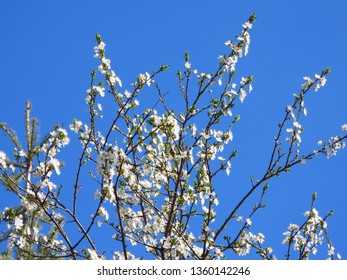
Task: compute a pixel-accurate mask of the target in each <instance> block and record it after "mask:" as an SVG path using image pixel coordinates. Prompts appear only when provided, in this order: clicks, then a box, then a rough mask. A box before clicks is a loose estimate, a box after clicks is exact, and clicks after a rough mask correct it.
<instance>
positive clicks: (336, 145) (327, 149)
mask: <svg viewBox="0 0 347 280" xmlns="http://www.w3.org/2000/svg"><path fill="white" fill-rule="evenodd" d="M343 128H344V127H343ZM318 145H319V146H322V145H323V153H324V154H325V156H326V157H327V159H329V158H330V157H331V156H336V154H337V151H338V150H340V149H343V148H345V147H346V143H345V142H344V141H341V136H332V137H330V139H329V141H328V142H324V143H323V141H322V140H319V141H318Z"/></svg>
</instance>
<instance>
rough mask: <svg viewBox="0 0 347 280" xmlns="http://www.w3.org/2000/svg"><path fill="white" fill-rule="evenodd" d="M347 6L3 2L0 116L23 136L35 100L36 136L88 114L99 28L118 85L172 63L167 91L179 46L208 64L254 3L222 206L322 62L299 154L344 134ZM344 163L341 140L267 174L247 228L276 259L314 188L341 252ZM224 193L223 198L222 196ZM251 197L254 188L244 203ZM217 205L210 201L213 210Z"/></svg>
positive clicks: (241, 185) (266, 152)
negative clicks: (324, 76) (245, 79)
mask: <svg viewBox="0 0 347 280" xmlns="http://www.w3.org/2000/svg"><path fill="white" fill-rule="evenodd" d="M346 11H347V2H346V1H343V0H336V1H323V0H315V1H314V0H309V1H302V0H292V1H264V0H259V1H250V0H244V1H236V0H229V1H227V0H221V1H206V0H200V1H184V0H176V1H159V0H156V1H106V0H100V1H90V0H83V1H82V0H79V1H77V0H76V1H66V0H62V1H23V0H21V1H2V2H1V3H0V26H1V28H0V37H1V44H0V54H1V55H0V65H1V68H0V81H1V93H0V97H1V103H0V104H1V110H0V121H1V122H3V121H4V122H7V123H8V124H9V125H10V126H11V127H13V128H15V129H16V130H18V131H19V135H20V136H23V134H22V133H21V132H23V124H24V109H25V102H26V100H31V101H32V103H33V109H34V115H35V116H37V117H38V119H39V120H40V121H41V128H42V129H41V130H42V134H44V133H45V132H46V131H48V130H49V129H50V128H51V127H52V126H53V125H54V124H55V123H64V125H65V127H68V124H70V123H71V121H72V119H73V118H78V119H81V118H86V113H85V112H84V110H85V109H86V105H85V101H84V98H85V96H86V93H85V91H86V89H87V88H88V87H89V83H90V75H89V73H90V72H91V70H93V69H95V67H96V65H97V61H96V60H95V59H94V58H93V47H94V46H95V44H96V43H95V34H96V33H100V34H101V35H102V38H103V40H104V41H105V42H106V44H107V47H106V48H107V49H106V50H107V56H108V58H110V59H111V60H112V66H113V68H114V69H115V70H116V72H117V74H118V75H119V76H120V78H121V79H122V80H123V88H124V89H125V88H126V87H128V86H129V84H130V82H131V81H133V80H134V79H135V77H136V76H137V74H138V73H143V72H145V71H148V72H151V71H152V70H156V69H158V67H159V66H160V65H161V64H169V65H170V66H171V69H170V70H169V71H168V72H166V73H164V74H163V75H162V76H161V77H162V78H157V79H156V80H157V81H158V82H162V84H161V87H162V89H163V90H169V91H170V92H174V91H175V90H177V83H175V81H176V77H175V73H176V71H177V70H178V69H180V68H181V69H182V68H183V54H184V51H188V52H189V53H190V57H191V62H192V64H193V66H194V67H196V68H197V69H198V70H199V71H202V72H209V71H213V70H214V69H215V66H216V63H217V56H218V55H220V54H222V53H224V52H227V48H226V47H225V46H224V42H225V41H227V40H229V39H233V38H234V36H235V35H237V34H240V31H241V29H242V26H241V25H242V23H244V22H245V21H246V20H247V19H248V17H249V16H250V15H251V14H252V13H254V12H255V13H256V14H257V18H258V19H257V21H256V22H255V24H254V28H253V29H252V30H251V32H250V33H251V46H250V52H249V55H248V56H247V57H246V58H243V59H242V60H241V61H240V63H239V64H238V67H239V68H238V69H239V72H240V75H243V76H248V75H253V76H254V78H255V82H254V91H253V92H252V93H251V94H250V95H249V96H248V97H247V98H246V100H245V102H244V103H243V104H242V105H241V106H238V108H237V113H239V114H241V122H240V123H239V124H238V125H237V127H235V130H234V142H233V143H232V145H234V146H233V147H235V148H236V149H238V150H239V154H238V157H237V158H236V159H235V161H234V162H233V168H232V171H231V175H230V177H228V179H227V180H226V179H225V178H223V181H221V182H220V184H221V186H220V189H221V192H222V193H223V194H224V195H223V198H224V197H225V199H222V201H221V202H222V203H225V204H224V205H225V207H226V208H227V206H226V205H228V204H232V203H233V202H236V201H237V197H235V196H233V194H232V191H233V190H234V189H241V190H242V189H243V190H244V191H246V190H247V189H248V188H249V187H250V184H249V179H248V178H249V175H251V174H252V175H254V176H255V178H257V175H258V176H261V175H262V174H263V172H264V170H265V168H266V166H267V163H268V160H269V157H270V152H271V148H272V145H273V136H274V135H275V133H276V127H277V123H278V122H279V121H280V120H281V119H282V118H283V112H284V108H285V107H286V106H287V105H288V104H290V103H292V94H293V93H294V92H298V91H299V89H300V85H301V83H302V82H303V80H302V77H303V76H306V75H308V76H313V75H314V74H315V73H320V72H321V71H322V70H324V69H325V68H326V67H328V66H330V67H331V70H332V71H331V73H330V74H329V76H328V82H327V84H326V87H325V88H323V89H322V90H320V91H319V92H318V93H315V92H312V93H310V95H309V96H308V98H307V100H306V105H307V108H308V117H307V118H305V120H304V122H303V126H304V128H305V131H304V133H303V135H302V136H303V141H304V143H303V145H302V148H301V150H302V152H305V151H306V152H309V151H311V150H312V149H314V148H316V147H317V146H316V143H317V141H318V140H320V139H323V140H324V139H327V138H329V137H330V136H333V135H337V134H340V132H341V129H340V126H341V124H343V123H347V109H346V105H347V97H346V91H345V83H346V64H347V56H346V50H347V35H346V27H347V24H346V21H345V13H346ZM153 90H154V89H153ZM73 140H74V141H75V140H76V139H75V138H73ZM6 145H7V142H6V141H5V140H4V134H3V133H2V134H0V150H6V149H8V146H6ZM76 147H78V145H75V146H73V145H72V146H71V147H70V148H67V151H66V152H65V153H63V154H62V157H64V158H63V159H64V161H65V162H66V163H67V167H68V168H66V170H62V175H61V178H59V180H62V182H64V183H65V184H66V185H67V186H71V185H72V181H73V176H74V172H73V171H72V170H73V168H74V166H77V157H76V154H74V153H72V150H73V148H76ZM69 149H70V150H69ZM71 155H73V156H71ZM346 168H347V151H346V150H345V151H342V152H341V153H339V154H338V156H337V157H334V158H331V159H330V160H326V159H325V158H324V157H323V156H320V157H318V158H316V159H314V160H313V161H310V162H308V163H307V164H306V165H302V166H299V167H298V168H295V169H294V170H293V172H291V173H290V174H287V175H284V176H282V177H280V178H278V179H274V180H273V181H272V182H271V183H270V187H271V190H270V191H269V193H268V195H267V196H266V198H265V201H266V203H267V204H268V207H267V208H266V209H263V210H262V211H260V212H259V213H258V214H257V216H256V218H255V219H254V224H253V226H254V227H253V231H254V232H258V231H259V232H263V233H264V234H265V236H266V238H267V244H268V245H269V246H272V247H273V248H274V253H275V254H276V255H277V256H278V257H279V258H283V256H284V247H283V246H282V245H281V241H282V239H283V236H282V233H283V232H284V231H285V230H286V227H287V226H288V224H289V223H301V222H303V220H304V217H303V215H302V213H303V212H304V211H305V210H307V209H308V208H309V206H310V198H311V195H312V193H313V192H315V191H316V192H317V193H318V200H317V204H316V206H317V208H318V210H319V211H320V213H321V214H322V215H323V214H325V213H327V212H329V211H330V210H331V209H334V210H335V215H334V217H333V218H332V219H330V220H329V232H330V236H331V238H332V241H333V243H334V245H335V247H336V251H337V252H339V253H340V254H341V255H342V257H343V258H344V259H347V242H346V237H345V236H346V232H347V219H346V213H347V203H346V197H347V180H346V173H347V172H346ZM241 193H242V192H241ZM241 193H240V194H239V195H241ZM225 194H229V195H230V197H228V198H227V199H226V197H227V196H226V195H225ZM4 195H5V194H4V191H3V190H1V191H0V206H1V208H3V206H4V205H5V204H6V203H5V202H4V201H3V199H1V197H3V196H4ZM255 201H256V197H253V198H252V199H251V201H250V202H251V203H253V202H255ZM223 209H224V208H223ZM223 209H222V207H220V209H217V215H220V217H223V214H225V213H224V212H223ZM245 213H247V212H245ZM217 217H218V216H217ZM320 253H322V254H318V256H317V258H324V257H325V256H326V248H325V247H322V248H321V249H320Z"/></svg>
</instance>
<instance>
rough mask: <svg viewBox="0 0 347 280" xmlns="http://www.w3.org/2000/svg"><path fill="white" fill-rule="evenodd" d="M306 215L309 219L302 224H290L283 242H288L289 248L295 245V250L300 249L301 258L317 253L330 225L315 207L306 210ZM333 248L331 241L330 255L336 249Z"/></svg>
mask: <svg viewBox="0 0 347 280" xmlns="http://www.w3.org/2000/svg"><path fill="white" fill-rule="evenodd" d="M304 216H305V217H307V220H306V222H305V223H304V224H303V225H302V226H298V225H297V224H290V225H289V226H288V231H286V232H284V233H283V235H284V236H285V238H284V240H283V241H282V244H288V246H289V248H290V247H291V246H293V249H294V251H299V253H300V258H304V259H308V258H309V255H310V254H311V253H312V254H314V255H315V254H316V253H317V251H318V246H319V245H322V243H323V241H324V240H325V235H326V230H327V226H328V225H327V222H326V221H325V219H323V218H322V217H321V216H319V213H318V211H317V209H315V208H312V209H311V210H310V211H306V212H305V213H304ZM331 248H333V247H332V245H331V243H330V242H329V244H328V251H329V256H331V257H333V256H334V251H333V250H332V249H331Z"/></svg>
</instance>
